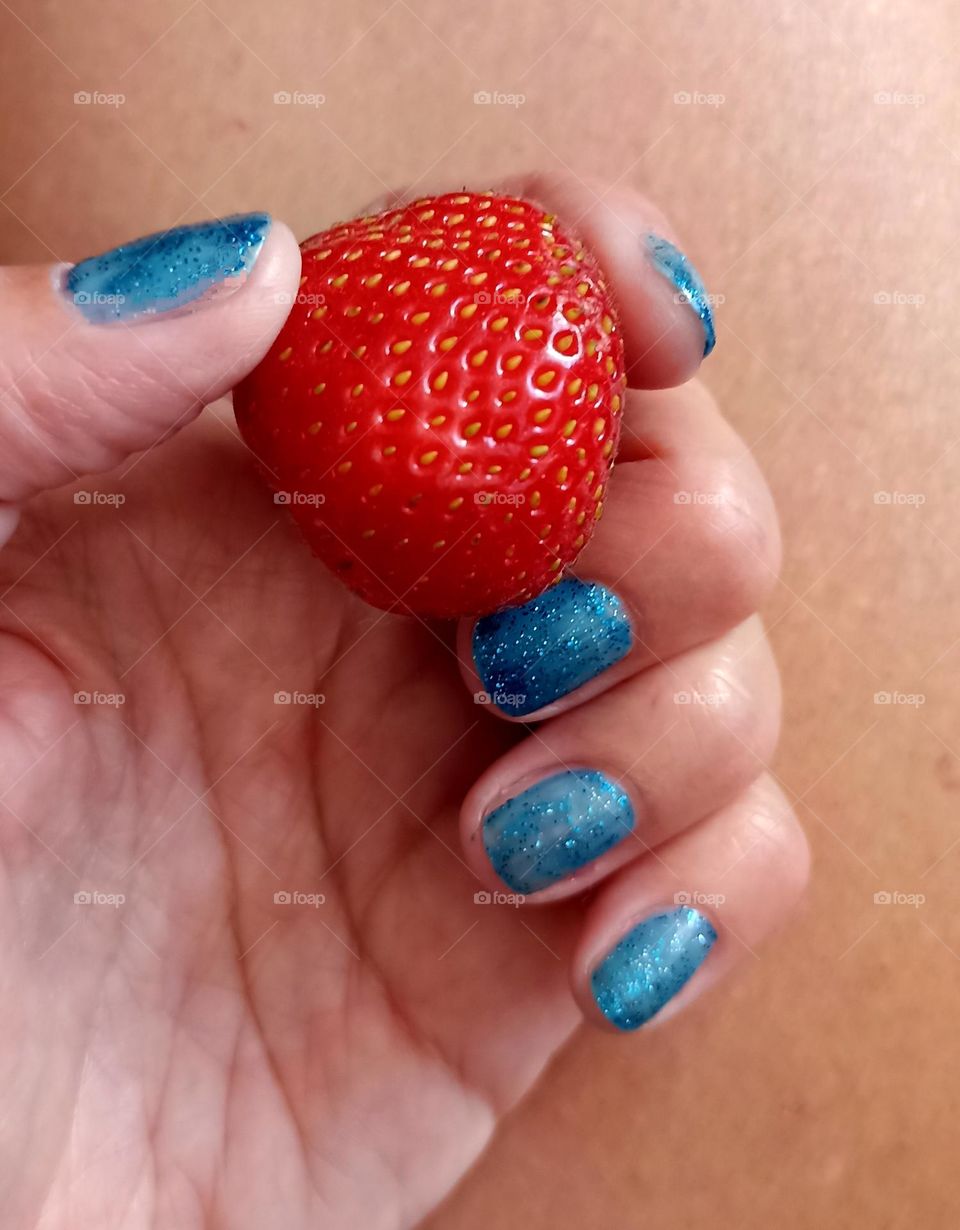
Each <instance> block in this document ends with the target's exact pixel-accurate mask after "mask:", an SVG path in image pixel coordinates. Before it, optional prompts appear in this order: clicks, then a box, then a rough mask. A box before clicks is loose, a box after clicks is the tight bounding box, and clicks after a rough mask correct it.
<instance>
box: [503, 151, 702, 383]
mask: <svg viewBox="0 0 960 1230" xmlns="http://www.w3.org/2000/svg"><path fill="white" fill-rule="evenodd" d="M506 186H507V188H508V190H510V191H516V192H518V193H519V194H520V195H524V196H527V197H532V198H533V199H535V200H537V201H539V202H541V203H543V204H545V205H548V206H549V208H550V209H551V210H553V211H555V212H556V213H557V214H559V215H560V217H561V218H562V219H563V220H564V221H565V223H566V225H567V226H568V227H571V228H573V229H575V230H578V231H579V232H580V233H581V235H582V236H583V238H584V240H585V241H586V243H587V245H588V246H589V247H590V249H591V250H592V251H593V252H594V254H595V255H596V257H597V259H598V260H599V262H600V264H601V267H602V268H603V269H604V270H605V271H606V272H607V275H608V276H609V278H610V281H611V284H612V286H613V291H614V295H615V298H616V300H617V304H618V307H619V311H620V319H621V325H622V328H623V334H624V340H625V343H626V357H627V379H628V382H629V384H630V385H631V387H633V388H643V389H660V388H672V387H674V386H676V385H679V384H683V383H684V382H686V381H687V380H689V379H690V378H691V377H692V376H693V375H695V373H696V372H697V370H698V369H699V367H700V364H701V363H702V362H703V360H704V358H706V357H707V355H709V354H710V352H711V351H712V350H713V348H714V345H715V343H716V325H715V321H714V316H713V304H714V298H713V296H711V295H710V294H709V293H708V292H707V290H706V287H705V286H704V283H703V280H702V278H701V277H700V275H699V274H698V272H697V270H696V268H695V267H694V265H693V263H692V261H691V260H690V258H689V256H688V255H687V254H686V253H685V251H684V249H683V247H682V245H681V244H680V243H679V241H678V239H677V236H676V233H675V231H674V230H673V228H672V226H671V225H670V223H669V221H668V220H667V218H666V217H665V215H664V214H663V213H662V212H661V211H660V210H659V209H658V208H657V206H656V205H654V204H653V203H652V202H651V201H649V200H648V199H647V198H646V197H645V196H643V195H642V194H640V193H638V192H635V191H633V190H632V189H628V188H614V189H607V188H605V187H604V186H603V185H601V184H594V183H590V182H585V181H583V180H579V179H577V178H574V177H573V176H571V175H568V174H558V173H543V172H541V173H534V174H531V175H526V176H522V177H517V178H515V179H513V180H511V181H509V182H508V184H507V185H506Z"/></svg>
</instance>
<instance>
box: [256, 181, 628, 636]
mask: <svg viewBox="0 0 960 1230" xmlns="http://www.w3.org/2000/svg"><path fill="white" fill-rule="evenodd" d="M301 252H302V255H303V276H302V279H301V284H300V293H299V295H298V297H297V302H296V303H295V304H294V307H293V310H292V311H291V313H290V315H289V317H288V319H287V321H286V323H285V325H284V327H283V329H282V331H281V333H280V335H279V337H278V338H277V340H276V342H275V343H274V345H273V347H272V348H271V350H270V351H269V353H268V354H267V355H266V357H265V358H264V359H263V361H262V362H261V363H260V365H259V366H258V367H257V368H256V369H255V370H254V371H253V372H252V373H251V374H250V375H249V376H248V377H247V378H246V379H245V380H244V381H243V382H242V383H241V384H240V385H239V386H238V387H237V389H236V390H235V391H234V406H235V410H236V416H237V423H238V425H239V427H240V432H241V434H242V436H243V438H244V439H245V440H246V442H247V443H248V444H249V446H250V448H251V449H252V450H253V452H254V453H255V455H256V456H257V457H258V458H259V459H260V461H261V463H262V465H263V466H264V468H265V470H266V471H267V473H268V476H269V481H270V483H271V484H272V486H273V487H274V488H275V489H276V490H277V491H278V492H284V493H286V495H285V496H278V500H280V501H282V502H288V503H289V506H290V511H291V512H292V514H293V516H294V518H295V519H296V521H297V522H298V524H299V526H300V528H301V530H302V532H303V534H304V536H305V537H306V539H307V542H308V543H309V545H310V546H311V548H312V549H313V550H314V552H315V553H316V554H317V555H318V556H319V557H320V558H321V559H322V560H324V562H325V563H326V564H327V565H328V566H329V567H330V568H331V569H332V570H333V571H334V572H335V573H336V575H337V576H338V577H340V578H341V580H342V581H344V583H345V584H346V585H348V586H349V587H350V588H351V589H352V590H354V591H355V592H356V593H358V594H359V595H360V596H361V597H363V598H364V599H366V601H367V602H370V603H372V604H373V605H374V606H378V607H382V608H384V609H386V610H393V611H400V612H404V613H413V614H419V615H425V616H435V617H440V618H454V617H458V616H464V615H483V614H487V613H489V612H490V611H493V610H496V609H498V608H500V607H503V606H506V605H512V604H514V603H519V602H523V601H526V600H527V599H528V598H531V597H533V596H535V595H536V594H538V593H540V592H541V591H542V590H543V589H545V588H546V587H547V585H549V584H550V583H551V582H553V581H556V580H558V579H559V578H560V576H561V573H562V570H563V569H564V568H565V567H566V566H567V565H569V564H570V563H572V562H573V560H574V559H575V558H576V557H577V555H578V554H579V552H580V550H581V549H582V548H583V546H584V545H585V543H586V541H587V539H588V538H589V536H590V533H591V532H592V529H593V526H594V524H595V522H596V521H597V520H598V519H599V517H600V514H601V512H602V509H603V503H602V500H603V492H604V488H605V485H606V481H607V476H608V472H609V469H610V466H611V464H612V461H613V457H614V453H615V450H616V445H617V439H618V435H619V428H620V415H621V409H622V404H623V394H624V386H625V384H626V378H625V375H624V361H623V342H622V338H621V335H620V329H619V325H618V323H617V316H616V312H615V309H614V306H613V303H612V301H611V297H610V293H609V291H608V289H607V286H606V283H605V280H604V278H603V275H602V273H601V271H600V269H599V267H598V266H597V263H596V261H595V260H594V258H593V257H592V256H591V254H590V253H589V252H587V251H586V250H585V249H584V247H583V245H582V244H581V243H580V242H579V240H578V239H576V237H575V236H574V235H572V234H571V233H568V232H566V231H565V230H563V228H562V227H561V225H560V224H559V223H558V222H557V220H556V219H555V218H554V217H553V216H552V215H550V214H547V213H545V212H544V211H543V210H542V209H540V208H539V207H538V206H537V205H534V204H532V203H530V202H528V201H524V200H519V199H517V198H513V197H505V196H499V195H495V194H493V193H467V192H461V193H448V194H446V195H443V196H436V197H429V198H424V199H421V200H418V201H416V202H414V203H413V204H411V205H407V206H404V207H403V208H399V209H394V210H390V211H389V212H386V213H383V214H379V215H377V216H375V217H374V216H369V217H364V218H358V219H356V220H355V221H352V222H347V223H345V224H343V225H339V226H335V227H333V228H332V229H331V230H329V231H325V232H323V233H322V234H319V235H315V236H313V237H312V238H311V239H308V240H306V241H305V242H304V243H302V244H301Z"/></svg>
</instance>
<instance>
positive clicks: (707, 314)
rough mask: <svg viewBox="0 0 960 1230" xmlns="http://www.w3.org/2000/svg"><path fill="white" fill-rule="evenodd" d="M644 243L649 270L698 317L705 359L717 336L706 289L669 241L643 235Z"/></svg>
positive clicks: (678, 250) (655, 236)
mask: <svg viewBox="0 0 960 1230" xmlns="http://www.w3.org/2000/svg"><path fill="white" fill-rule="evenodd" d="M644 243H645V244H646V245H647V252H648V253H649V254H650V259H651V261H652V262H653V267H654V268H655V269H656V270H657V271H658V272H659V273H662V274H663V276H664V277H665V278H669V279H670V281H671V282H672V283H673V284H674V286H675V287H676V288H677V291H678V298H679V299H680V300H681V301H682V302H684V303H689V305H690V306H691V307H692V308H693V310H694V311H695V312H696V314H697V315H698V316H699V317H700V323H701V324H702V325H703V334H704V342H703V357H704V358H706V357H707V355H708V354H709V353H710V351H711V350H713V348H714V346H715V345H716V344H717V334H716V330H715V329H714V327H713V309H712V308H711V306H710V296H709V295H708V294H707V288H706V287H705V286H704V284H703V280H702V279H701V277H700V274H699V273H697V271H696V269H694V267H693V265H691V264H690V262H689V260H687V258H686V256H684V254H683V253H682V252H681V251H680V249H679V248H678V247H677V246H676V245H675V244H672V243H671V242H670V240H669V239H664V238H663V237H662V236H660V235H647V236H645V237H644Z"/></svg>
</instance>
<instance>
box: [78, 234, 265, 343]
mask: <svg viewBox="0 0 960 1230" xmlns="http://www.w3.org/2000/svg"><path fill="white" fill-rule="evenodd" d="M269 229H270V216H269V214H261V213H256V214H236V215H234V216H233V217H230V218H217V219H213V220H212V221H209V222H198V223H195V224H193V225H191V226H178V227H175V228H174V229H173V230H170V231H160V232H159V233H158V234H156V235H147V236H145V237H144V238H143V239H135V240H133V241H132V242H131V243H125V244H122V245H121V246H120V247H119V248H113V249H112V250H111V251H109V252H104V253H103V255H102V256H91V257H89V258H88V259H87V260H83V261H81V262H80V263H79V264H78V265H74V266H73V268H72V269H70V270H69V271H68V273H67V276H66V282H65V286H64V293H65V294H66V295H67V297H68V298H69V299H70V300H71V301H72V302H73V303H74V304H76V306H77V307H78V308H79V309H80V311H81V312H83V314H84V316H85V317H86V318H87V320H89V321H92V322H93V323H94V324H104V323H106V322H108V321H113V320H135V319H136V318H137V317H142V316H152V315H157V314H158V313H161V312H170V311H174V310H176V309H178V308H183V307H186V306H187V305H188V304H191V303H195V302H196V301H197V300H198V299H200V298H201V297H202V296H204V295H206V294H208V293H209V292H211V291H214V290H215V289H219V290H224V289H226V288H227V287H229V286H230V284H231V282H232V281H233V280H234V279H239V278H240V277H241V276H242V275H244V274H247V273H249V272H250V270H251V269H252V268H253V265H254V262H255V261H256V259H257V257H258V256H259V254H260V249H261V248H262V247H263V241H264V239H265V238H266V236H267V232H268V230H269Z"/></svg>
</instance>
